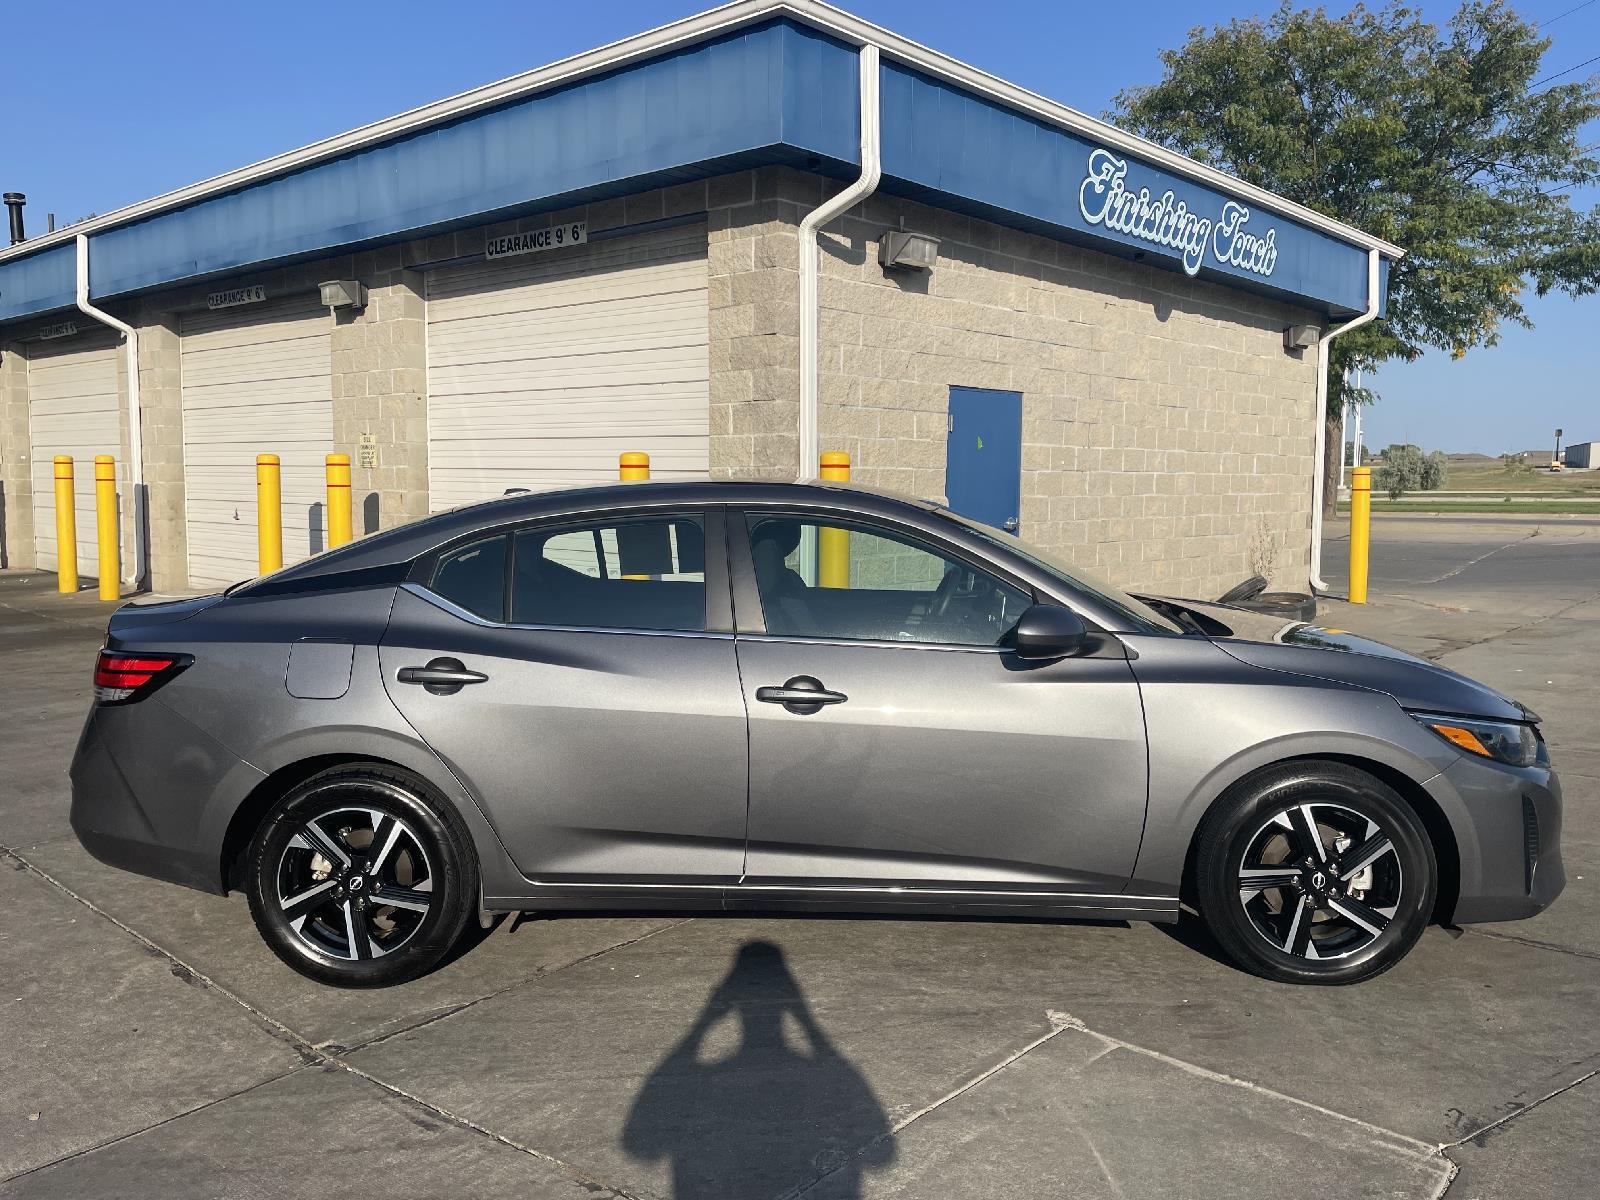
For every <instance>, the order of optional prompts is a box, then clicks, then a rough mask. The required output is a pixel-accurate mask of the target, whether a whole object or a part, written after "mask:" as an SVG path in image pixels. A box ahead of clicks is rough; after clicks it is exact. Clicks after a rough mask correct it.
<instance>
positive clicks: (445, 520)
mask: <svg viewBox="0 0 1600 1200" xmlns="http://www.w3.org/2000/svg"><path fill="white" fill-rule="evenodd" d="M706 504H760V505H771V504H779V505H781V504H794V505H801V506H807V507H810V506H816V505H825V506H830V507H832V506H838V507H843V508H848V509H851V510H853V511H856V512H860V513H861V514H863V515H878V516H889V517H894V516H898V517H900V518H902V519H906V518H911V519H913V520H915V519H916V518H919V517H925V516H926V515H928V514H930V513H933V512H935V511H937V509H938V505H936V504H934V503H932V502H931V501H928V500H919V499H917V498H915V497H913V496H904V495H900V494H899V493H896V492H890V491H886V490H883V489H879V488H868V487H862V486H860V485H856V484H845V483H829V482H821V481H817V482H809V483H799V482H792V481H781V480H770V479H723V480H705V479H700V480H663V481H651V480H640V481H638V482H633V483H620V482H619V483H606V484H600V485H597V486H593V487H579V488H560V489H556V490H552V491H543V492H513V493H510V494H508V495H505V496H497V497H495V498H494V499H492V500H481V501H478V502H476V503H473V504H465V505H462V506H461V507H459V508H453V509H449V510H447V511H445V512H440V513H435V514H433V515H432V516H428V517H423V518H420V519H419V520H416V521H413V522H411V523H410V524H407V525H401V526H399V527H397V528H395V529H388V530H384V531H382V532H381V533H375V534H372V535H371V536H369V537H365V538H362V539H361V540H359V541H356V542H351V543H350V544H348V545H345V546H340V547H339V548H338V549H335V550H330V551H327V552H325V553H323V554H319V555H316V556H315V557H313V558H308V559H306V560H304V561H303V562H299V563H296V564H295V565H293V566H291V567H286V568H284V569H283V570H281V571H277V572H274V573H273V574H272V575H270V576H265V577H263V579H262V580H252V581H250V582H249V583H247V584H244V585H242V586H241V587H240V588H239V589H238V590H239V591H240V592H242V593H249V592H253V591H255V590H256V589H257V586H258V585H259V584H261V583H263V582H265V580H267V579H270V580H271V581H272V583H271V586H270V588H269V589H263V590H271V591H277V590H278V589H279V586H281V585H282V584H285V583H289V582H294V581H300V580H306V579H312V578H316V577H318V576H323V575H331V574H339V575H345V574H348V573H351V572H359V571H366V570H370V569H374V568H381V567H385V566H391V565H393V564H395V563H401V562H409V561H411V560H412V559H414V558H416V557H418V556H419V555H422V554H426V553H427V552H428V551H430V550H433V549H435V548H436V547H438V546H442V545H444V544H445V543H447V542H451V541H454V540H455V539H456V538H458V537H461V536H462V535H464V534H470V533H472V532H474V531H476V530H479V529H494V528H497V527H499V526H502V525H514V524H517V523H519V522H522V521H532V520H538V519H541V518H546V517H559V516H567V515H571V516H579V515H583V514H588V513H605V512H610V511H615V510H621V509H633V510H637V509H640V508H657V507H661V508H669V507H673V506H678V505H706Z"/></svg>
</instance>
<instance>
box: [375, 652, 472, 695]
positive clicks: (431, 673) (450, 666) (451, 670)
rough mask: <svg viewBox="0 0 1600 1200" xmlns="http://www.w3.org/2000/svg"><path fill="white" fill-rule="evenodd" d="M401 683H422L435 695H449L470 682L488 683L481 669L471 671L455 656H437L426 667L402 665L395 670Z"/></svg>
mask: <svg viewBox="0 0 1600 1200" xmlns="http://www.w3.org/2000/svg"><path fill="white" fill-rule="evenodd" d="M395 678H396V679H397V680H399V681H400V682H401V683H420V684H421V685H422V686H423V687H424V688H426V689H427V690H428V691H429V692H430V693H431V694H433V695H435V696H449V695H453V694H454V693H456V692H459V691H460V690H461V689H462V687H463V686H465V685H466V684H469V683H486V682H487V681H488V679H489V677H488V676H487V675H485V674H483V673H482V672H481V671H469V670H467V668H466V667H464V666H462V665H461V662H460V660H458V659H454V658H436V659H434V660H433V661H432V662H430V663H429V664H428V665H427V666H425V667H401V668H400V670H399V671H397V672H395Z"/></svg>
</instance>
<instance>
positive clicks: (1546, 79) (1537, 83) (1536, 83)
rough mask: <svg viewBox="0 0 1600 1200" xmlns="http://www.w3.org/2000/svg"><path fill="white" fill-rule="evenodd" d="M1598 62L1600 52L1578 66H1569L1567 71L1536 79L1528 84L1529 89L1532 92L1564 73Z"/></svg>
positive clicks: (1579, 69)
mask: <svg viewBox="0 0 1600 1200" xmlns="http://www.w3.org/2000/svg"><path fill="white" fill-rule="evenodd" d="M1597 62H1600V54H1596V55H1595V56H1594V57H1593V58H1586V59H1584V60H1583V61H1582V62H1581V63H1579V64H1578V65H1577V66H1575V67H1568V68H1567V69H1566V70H1565V71H1557V72H1556V73H1555V74H1554V75H1546V76H1545V77H1544V78H1543V79H1536V80H1534V81H1533V82H1532V83H1530V84H1529V85H1528V90H1529V91H1530V92H1531V91H1533V89H1534V88H1536V87H1540V86H1542V85H1543V84H1546V83H1549V82H1550V81H1551V80H1552V79H1560V78H1561V77H1562V76H1563V75H1571V74H1572V73H1573V72H1574V71H1581V70H1583V69H1584V68H1585V67H1587V66H1588V65H1589V64H1590V63H1597Z"/></svg>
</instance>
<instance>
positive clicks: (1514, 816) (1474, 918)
mask: <svg viewBox="0 0 1600 1200" xmlns="http://www.w3.org/2000/svg"><path fill="white" fill-rule="evenodd" d="M1428 790H1429V791H1430V792H1432V793H1433V794H1434V796H1435V798H1436V799H1437V800H1439V801H1440V805H1441V807H1442V808H1444V809H1445V811H1446V813H1447V814H1450V816H1451V823H1452V825H1454V826H1455V834H1456V846H1457V849H1458V851H1459V856H1460V868H1461V870H1460V887H1459V892H1458V896H1457V899H1456V905H1455V911H1454V913H1453V915H1452V916H1451V920H1453V921H1454V922H1455V923H1456V924H1458V925H1464V924H1470V923H1473V922H1479V921H1515V920H1520V919H1522V918H1524V917H1531V916H1534V915H1535V914H1537V913H1540V912H1542V911H1544V909H1546V908H1547V907H1549V905H1550V904H1551V902H1552V901H1554V900H1555V898H1556V897H1557V896H1559V895H1560V894H1561V889H1562V888H1563V887H1565V886H1566V882H1567V875H1566V869H1565V868H1564V867H1563V866H1562V862H1561V781H1560V780H1559V779H1557V777H1556V774H1555V772H1554V771H1552V770H1551V769H1550V768H1549V767H1544V766H1539V767H1508V766H1502V765H1501V764H1499V763H1492V762H1488V761H1485V760H1483V759H1478V758H1468V757H1462V758H1461V759H1459V760H1457V761H1456V762H1455V763H1452V764H1451V765H1450V767H1449V768H1447V769H1446V770H1445V771H1443V772H1441V773H1440V774H1439V775H1436V776H1435V777H1434V778H1433V779H1432V780H1430V781H1429V784H1428Z"/></svg>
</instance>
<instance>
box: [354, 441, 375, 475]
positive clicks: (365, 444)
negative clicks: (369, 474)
mask: <svg viewBox="0 0 1600 1200" xmlns="http://www.w3.org/2000/svg"><path fill="white" fill-rule="evenodd" d="M356 465H357V466H358V467H360V468H361V469H362V470H363V471H370V470H372V469H373V468H374V467H376V466H377V465H378V435H377V434H375V433H363V434H362V435H361V441H360V443H359V444H358V445H357V446H356Z"/></svg>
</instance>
